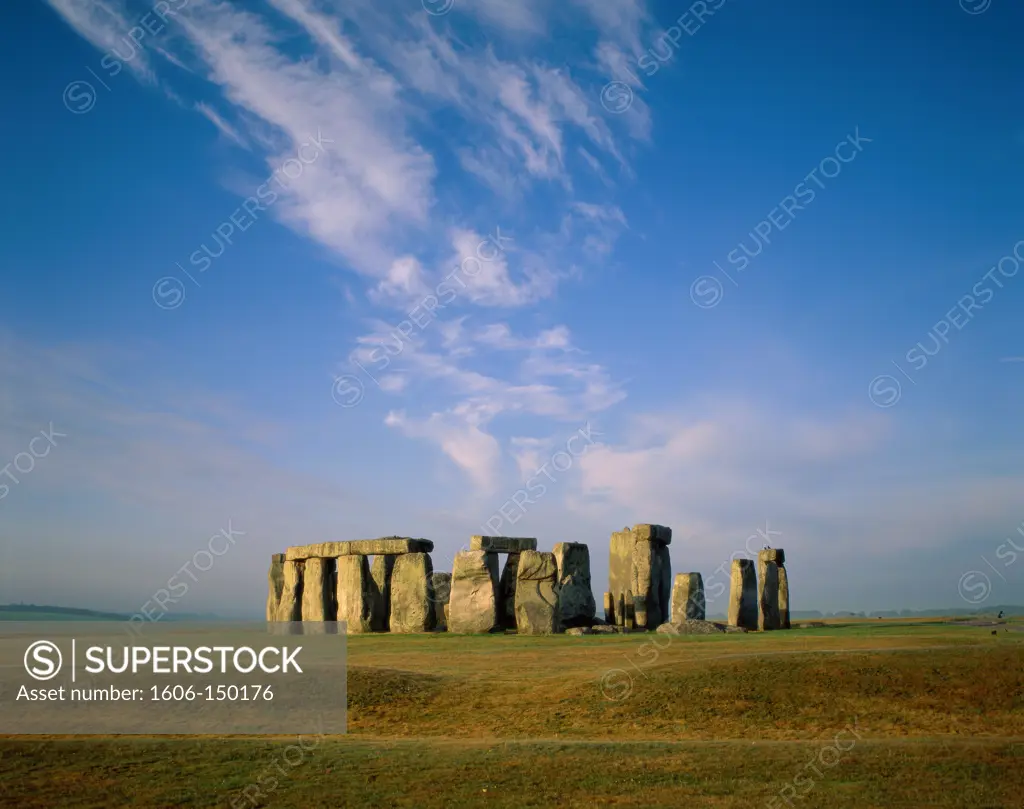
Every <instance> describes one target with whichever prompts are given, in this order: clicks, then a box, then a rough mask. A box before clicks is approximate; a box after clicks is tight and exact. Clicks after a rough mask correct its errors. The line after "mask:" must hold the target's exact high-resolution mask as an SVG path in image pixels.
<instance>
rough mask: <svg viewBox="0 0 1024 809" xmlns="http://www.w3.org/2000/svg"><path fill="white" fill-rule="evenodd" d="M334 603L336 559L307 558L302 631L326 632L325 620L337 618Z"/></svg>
mask: <svg viewBox="0 0 1024 809" xmlns="http://www.w3.org/2000/svg"><path fill="white" fill-rule="evenodd" d="M336 615H337V609H336V607H335V604H334V560H333V559H307V560H306V562H305V565H304V566H303V571H302V622H303V627H302V631H303V633H304V634H307V635H312V634H318V635H320V634H324V633H325V632H326V631H328V628H327V627H325V626H324V622H325V621H331V622H333V621H334V620H336Z"/></svg>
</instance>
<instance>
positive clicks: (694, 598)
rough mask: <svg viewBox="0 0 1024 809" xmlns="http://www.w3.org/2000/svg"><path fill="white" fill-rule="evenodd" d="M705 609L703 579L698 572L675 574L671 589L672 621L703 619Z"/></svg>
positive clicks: (676, 622)
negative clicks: (673, 585) (674, 582)
mask: <svg viewBox="0 0 1024 809" xmlns="http://www.w3.org/2000/svg"><path fill="white" fill-rule="evenodd" d="M705 611H706V604H705V601H704V579H703V577H702V576H701V575H700V573H680V574H679V575H677V576H676V584H675V588H674V589H673V590H672V623H673V624H681V623H683V622H684V621H703V620H705V619H706V616H705Z"/></svg>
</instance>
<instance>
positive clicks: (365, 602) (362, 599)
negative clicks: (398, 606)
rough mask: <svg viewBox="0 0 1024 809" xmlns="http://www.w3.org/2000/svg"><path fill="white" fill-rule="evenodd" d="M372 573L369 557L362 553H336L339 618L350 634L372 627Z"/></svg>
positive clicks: (357, 633)
mask: <svg viewBox="0 0 1024 809" xmlns="http://www.w3.org/2000/svg"><path fill="white" fill-rule="evenodd" d="M375 600H376V599H375V597H374V586H373V577H372V576H371V575H370V563H369V560H368V559H367V558H366V557H365V556H363V555H361V554H356V555H352V556H339V557H338V589H337V597H336V601H337V604H338V621H344V622H345V623H346V625H347V627H348V634H349V635H360V634H362V633H364V632H372V631H373V606H374V601H375Z"/></svg>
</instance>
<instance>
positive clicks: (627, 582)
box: [608, 528, 635, 626]
mask: <svg viewBox="0 0 1024 809" xmlns="http://www.w3.org/2000/svg"><path fill="white" fill-rule="evenodd" d="M634 544H635V540H634V538H633V534H632V532H631V531H630V530H629V529H628V528H624V529H623V530H621V531H615V532H614V533H613V534H612V539H611V544H610V545H609V548H608V589H609V590H610V591H611V594H612V603H613V604H614V605H615V606H616V608H617V609H616V611H615V623H616V625H617V626H623V625H624V621H625V619H626V613H625V607H624V606H623V605H624V604H625V596H626V591H627V590H631V589H632V587H633V545H634ZM620 602H622V603H621V604H620Z"/></svg>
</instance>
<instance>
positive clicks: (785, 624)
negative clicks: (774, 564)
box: [779, 565, 790, 629]
mask: <svg viewBox="0 0 1024 809" xmlns="http://www.w3.org/2000/svg"><path fill="white" fill-rule="evenodd" d="M779 625H780V626H781V627H782V629H789V628H790V623H789V574H788V573H787V572H786V568H785V567H784V566H783V565H779Z"/></svg>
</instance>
